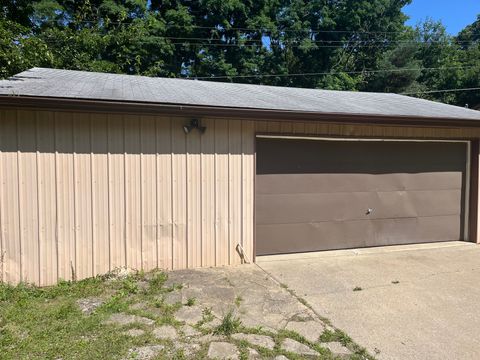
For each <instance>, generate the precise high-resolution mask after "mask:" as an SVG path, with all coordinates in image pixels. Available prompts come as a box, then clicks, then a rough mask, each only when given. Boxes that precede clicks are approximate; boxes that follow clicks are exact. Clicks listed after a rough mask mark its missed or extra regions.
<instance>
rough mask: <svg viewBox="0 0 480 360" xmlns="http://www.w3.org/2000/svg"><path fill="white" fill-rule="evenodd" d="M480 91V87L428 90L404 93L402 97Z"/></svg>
mask: <svg viewBox="0 0 480 360" xmlns="http://www.w3.org/2000/svg"><path fill="white" fill-rule="evenodd" d="M474 90H480V87H474V88H463V89H442V90H428V91H417V92H403V93H400V94H401V95H419V94H434V93H445V92H458V91H474Z"/></svg>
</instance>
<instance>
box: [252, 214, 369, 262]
mask: <svg viewBox="0 0 480 360" xmlns="http://www.w3.org/2000/svg"><path fill="white" fill-rule="evenodd" d="M359 233H361V234H365V236H362V237H359V236H358V234H359ZM256 236H257V238H260V239H262V238H268V239H269V241H268V243H267V242H263V241H260V242H257V246H256V253H257V255H271V254H279V253H294V252H308V251H320V250H329V249H345V248H354V247H364V246H366V243H365V239H366V238H367V237H369V236H374V228H373V224H372V222H370V221H348V222H338V223H335V222H325V223H308V224H281V225H258V226H257V234H256ZM339 238H341V239H342V242H339V241H338V239H339Z"/></svg>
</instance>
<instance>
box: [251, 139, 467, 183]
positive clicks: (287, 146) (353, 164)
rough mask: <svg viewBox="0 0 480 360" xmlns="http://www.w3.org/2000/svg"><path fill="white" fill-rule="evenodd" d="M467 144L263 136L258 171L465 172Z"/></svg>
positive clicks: (334, 172) (330, 172) (258, 145)
mask: <svg viewBox="0 0 480 360" xmlns="http://www.w3.org/2000/svg"><path fill="white" fill-rule="evenodd" d="M465 150H466V145H465V144H464V143H453V142H415V141H411V142H398V141H325V140H303V139H271V138H261V139H258V141H257V154H261V156H257V165H258V167H257V169H258V172H257V173H258V174H260V175H261V174H352V173H358V174H365V173H366V172H365V170H366V169H367V170H368V173H370V174H392V173H425V172H444V171H453V172H456V171H463V170H464V165H465Z"/></svg>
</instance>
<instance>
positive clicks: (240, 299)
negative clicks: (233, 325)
mask: <svg viewBox="0 0 480 360" xmlns="http://www.w3.org/2000/svg"><path fill="white" fill-rule="evenodd" d="M242 301H243V298H242V297H241V296H240V295H238V296H237V297H236V298H235V305H237V307H240V304H241V303H242Z"/></svg>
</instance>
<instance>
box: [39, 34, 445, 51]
mask: <svg viewBox="0 0 480 360" xmlns="http://www.w3.org/2000/svg"><path fill="white" fill-rule="evenodd" d="M157 38H158V39H163V40H169V39H175V38H169V37H163V36H158V37H157ZM185 39H190V38H185ZM192 39H194V40H195V38H192ZM197 39H201V38H197ZM42 40H43V41H44V42H45V43H47V44H61V43H63V42H64V41H62V40H60V39H55V40H53V39H42ZM205 40H206V41H224V40H222V39H205ZM65 41H67V40H65ZM244 41H245V42H254V41H255V42H257V43H253V44H252V43H245V44H243V43H242V44H240V43H237V44H234V43H205V42H198V41H195V42H187V41H182V42H166V43H165V45H182V46H201V47H220V48H221V47H224V48H234V47H238V48H268V47H271V48H273V47H278V46H280V47H289V48H302V47H304V46H307V45H308V43H307V44H300V42H299V41H294V42H292V41H281V42H280V43H277V42H270V43H264V42H263V41H262V40H244ZM292 43H293V44H299V45H292ZM309 43H310V44H312V43H313V46H314V47H315V48H317V49H321V48H328V49H346V48H351V49H362V48H363V49H371V48H380V47H387V46H391V45H396V44H398V43H400V42H380V41H379V42H370V41H345V42H343V45H324V44H320V45H318V44H317V43H328V41H323V40H321V41H310V42H309ZM405 43H407V44H408V43H410V44H424V45H428V46H433V45H434V44H435V43H430V42H420V41H418V42H414V41H412V42H405ZM445 45H448V44H445Z"/></svg>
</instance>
